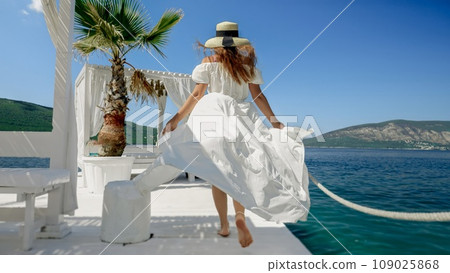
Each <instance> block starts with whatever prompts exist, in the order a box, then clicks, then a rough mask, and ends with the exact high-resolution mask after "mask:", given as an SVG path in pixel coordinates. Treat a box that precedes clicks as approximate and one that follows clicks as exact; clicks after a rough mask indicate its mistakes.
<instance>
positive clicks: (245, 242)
mask: <svg viewBox="0 0 450 273" xmlns="http://www.w3.org/2000/svg"><path fill="white" fill-rule="evenodd" d="M233 205H234V210H235V212H236V227H237V230H238V239H239V243H240V244H241V246H242V247H248V246H249V245H250V244H251V243H252V242H253V238H252V234H250V230H248V227H247V224H246V223H245V214H244V212H245V208H244V207H243V206H242V205H241V203H239V202H237V201H236V200H233Z"/></svg>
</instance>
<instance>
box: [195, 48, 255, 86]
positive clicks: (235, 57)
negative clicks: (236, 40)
mask: <svg viewBox="0 0 450 273" xmlns="http://www.w3.org/2000/svg"><path fill="white" fill-rule="evenodd" d="M197 44H198V47H199V48H203V52H204V54H205V55H206V49H207V48H206V47H205V46H204V45H203V44H201V43H200V42H197ZM212 51H213V52H214V53H215V54H216V55H217V57H218V58H219V60H218V61H219V62H221V63H222V65H223V66H224V68H225V70H226V71H227V72H228V73H229V74H230V76H231V77H232V78H233V80H234V81H235V82H237V83H238V84H241V83H242V82H244V83H248V82H250V81H251V80H252V79H253V77H254V76H255V66H256V61H257V59H256V54H255V49H254V48H253V46H251V45H244V46H239V47H217V48H213V49H212ZM246 66H248V67H246Z"/></svg>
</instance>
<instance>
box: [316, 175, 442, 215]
mask: <svg viewBox="0 0 450 273" xmlns="http://www.w3.org/2000/svg"><path fill="white" fill-rule="evenodd" d="M308 175H309V178H310V179H311V181H313V183H314V184H315V185H316V186H317V187H318V188H319V189H320V190H322V191H323V192H324V193H325V194H326V195H328V196H329V197H331V198H332V199H334V200H335V201H337V202H339V203H340V204H342V205H344V206H346V207H349V208H351V209H354V210H357V211H359V212H363V213H366V214H370V215H375V216H379V217H384V218H391V219H396V220H408V221H421V222H449V221H450V212H399V211H387V210H380V209H374V208H369V207H365V206H361V205H358V204H355V203H353V202H350V201H348V200H346V199H344V198H342V197H340V196H338V195H336V194H334V193H333V192H331V191H330V190H328V189H327V188H326V187H325V186H324V185H322V183H320V182H319V181H318V180H317V179H316V178H315V177H314V176H312V174H311V173H308Z"/></svg>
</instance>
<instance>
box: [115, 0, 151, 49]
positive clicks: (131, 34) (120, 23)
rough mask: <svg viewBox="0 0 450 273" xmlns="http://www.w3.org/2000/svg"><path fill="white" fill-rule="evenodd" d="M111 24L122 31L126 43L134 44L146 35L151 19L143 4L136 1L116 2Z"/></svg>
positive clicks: (120, 0)
mask: <svg viewBox="0 0 450 273" xmlns="http://www.w3.org/2000/svg"><path fill="white" fill-rule="evenodd" d="M116 2H118V3H117V4H115V5H114V6H115V9H113V10H112V11H111V16H110V18H109V22H110V23H112V24H114V25H116V26H117V27H118V28H120V29H122V35H123V37H124V41H125V42H126V43H127V44H133V43H136V42H137V41H138V38H139V37H140V36H141V35H143V34H145V33H146V30H147V29H148V28H149V25H148V22H149V21H150V17H149V16H148V13H147V11H146V10H145V9H144V7H143V6H142V4H141V2H139V1H135V0H116Z"/></svg>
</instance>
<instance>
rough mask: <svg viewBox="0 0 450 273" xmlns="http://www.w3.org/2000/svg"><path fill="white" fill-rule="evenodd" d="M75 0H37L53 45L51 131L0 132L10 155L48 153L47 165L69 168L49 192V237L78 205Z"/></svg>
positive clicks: (3, 147) (56, 231)
mask: <svg viewBox="0 0 450 273" xmlns="http://www.w3.org/2000/svg"><path fill="white" fill-rule="evenodd" d="M75 1H76V0H64V1H57V0H41V2H42V7H43V11H44V18H45V21H46V24H47V28H48V31H49V34H50V37H51V40H52V42H53V45H54V46H55V49H56V62H55V86H54V105H53V120H52V126H53V129H52V131H51V132H22V131H15V132H0V143H2V146H1V149H0V152H1V155H2V156H10V157H49V158H50V169H66V170H69V171H70V183H68V184H66V185H65V186H63V187H62V188H61V189H60V190H57V191H53V192H51V193H49V197H48V209H47V210H46V217H45V226H46V229H47V230H51V232H52V234H54V236H53V237H58V235H57V234H58V233H59V232H60V231H61V229H62V228H64V227H63V226H64V225H63V222H64V221H63V220H64V217H63V215H64V214H73V213H74V211H75V209H77V208H78V205H77V197H76V188H77V161H76V158H77V157H76V156H77V146H76V143H77V135H76V124H75V107H74V95H73V92H72V91H73V90H72V77H71V76H72V75H71V64H72V43H73V24H74V11H75Z"/></svg>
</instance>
